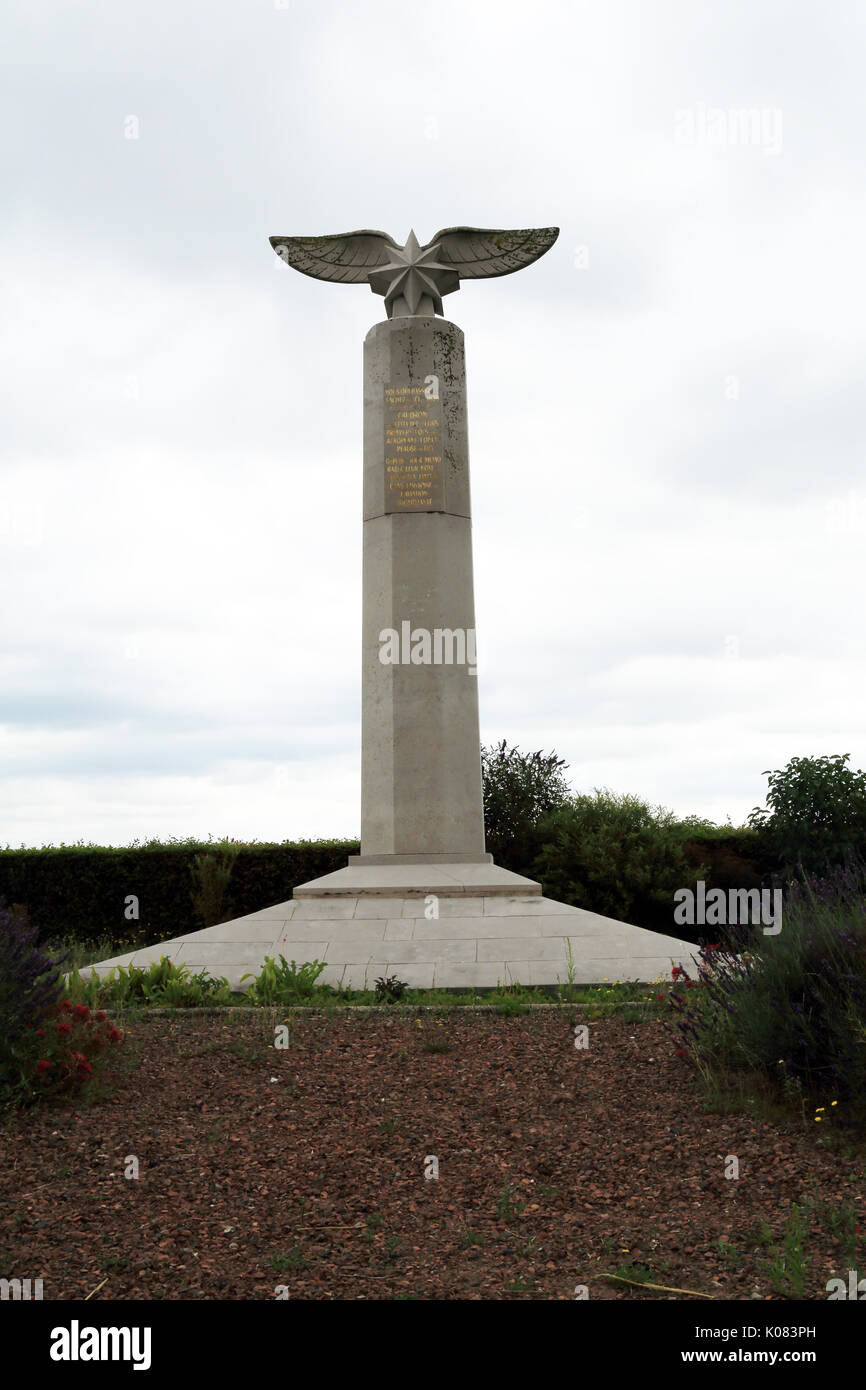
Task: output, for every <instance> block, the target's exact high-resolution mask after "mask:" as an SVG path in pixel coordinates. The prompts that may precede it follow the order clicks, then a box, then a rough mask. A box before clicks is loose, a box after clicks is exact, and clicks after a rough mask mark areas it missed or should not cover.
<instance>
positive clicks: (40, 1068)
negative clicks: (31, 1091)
mask: <svg viewBox="0 0 866 1390" xmlns="http://www.w3.org/2000/svg"><path fill="white" fill-rule="evenodd" d="M36 1070H37V1072H44V1071H50V1070H51V1063H50V1062H46V1060H45V1058H44V1057H40V1059H39V1061H38V1062H37V1063H36Z"/></svg>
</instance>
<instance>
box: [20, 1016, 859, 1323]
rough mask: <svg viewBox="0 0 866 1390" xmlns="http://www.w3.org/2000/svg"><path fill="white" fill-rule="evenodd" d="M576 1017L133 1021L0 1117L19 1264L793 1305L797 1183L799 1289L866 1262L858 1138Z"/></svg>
mask: <svg viewBox="0 0 866 1390" xmlns="http://www.w3.org/2000/svg"><path fill="white" fill-rule="evenodd" d="M580 1017H581V1010H580V1009H579V1008H578V1007H569V1008H565V1009H561V1010H550V1009H545V1010H539V1011H534V1012H532V1013H530V1014H527V1015H523V1016H520V1017H503V1016H500V1015H498V1014H495V1013H491V1012H484V1011H476V1012H465V1013H464V1012H462V1011H461V1012H449V1013H446V1014H441V1015H435V1014H431V1013H429V1012H425V1013H424V1014H423V1015H414V1014H390V1015H389V1014H388V1013H387V1011H386V1012H375V1013H369V1014H366V1015H358V1014H357V1013H351V1012H346V1013H339V1014H333V1015H330V1016H325V1015H321V1014H318V1015H306V1016H305V1015H295V1016H293V1017H292V1018H291V1020H290V1021H289V1029H290V1045H289V1047H288V1048H287V1049H286V1050H275V1049H274V1048H273V1047H272V1046H271V1043H272V1040H273V1028H272V1026H271V1025H270V1023H269V1021H268V1019H267V1018H263V1017H262V1015H257V1014H255V1013H253V1012H252V1011H250V1012H247V1013H237V1014H234V1015H225V1016H223V1017H210V1018H208V1017H192V1018H191V1017H184V1016H183V1015H182V1014H178V1015H167V1014H164V1015H162V1016H161V1017H159V1018H150V1019H143V1018H139V1019H135V1020H130V1021H129V1022H128V1023H127V1025H126V1026H127V1028H128V1030H129V1037H128V1042H127V1046H128V1048H129V1050H130V1058H129V1060H130V1062H131V1065H129V1066H128V1068H127V1069H126V1070H125V1071H124V1072H123V1074H121V1075H120V1076H119V1078H118V1080H117V1084H116V1086H115V1088H114V1090H113V1091H111V1092H110V1093H109V1094H108V1095H107V1096H106V1097H105V1098H104V1099H102V1100H99V1101H98V1102H95V1103H93V1104H91V1105H89V1106H85V1107H83V1108H78V1109H71V1108H64V1109H55V1110H53V1111H51V1112H49V1111H44V1110H37V1111H33V1112H30V1113H28V1114H24V1115H19V1116H16V1117H15V1118H14V1119H13V1121H12V1122H11V1124H10V1125H9V1126H8V1127H7V1128H6V1129H5V1130H4V1132H3V1149H2V1158H3V1161H2V1167H0V1211H2V1213H3V1215H2V1228H0V1230H2V1233H0V1274H2V1275H3V1276H5V1277H7V1278H13V1277H16V1276H17V1277H20V1278H36V1277H42V1278H43V1279H44V1281H45V1284H44V1296H45V1298H46V1299H64V1300H65V1299H79V1298H83V1297H85V1296H86V1295H88V1294H89V1293H91V1291H93V1290H94V1289H96V1288H97V1286H98V1285H101V1286H102V1287H101V1288H100V1289H99V1291H98V1292H96V1293H95V1295H94V1297H95V1298H96V1299H100V1298H111V1299H273V1298H274V1297H275V1291H276V1289H277V1287H278V1286H283V1287H284V1288H285V1289H286V1290H287V1292H288V1296H289V1297H291V1298H306V1299H332V1298H352V1299H358V1298H394V1297H410V1298H412V1297H414V1298H447V1299H467V1298H468V1299H478V1298H483V1299H503V1298H543V1299H573V1298H574V1296H575V1287H576V1286H577V1285H586V1286H587V1287H588V1289H589V1294H590V1297H591V1298H593V1299H603V1300H609V1299H650V1298H655V1297H677V1298H683V1297H686V1296H687V1295H684V1294H656V1293H653V1292H652V1291H650V1290H648V1289H646V1288H638V1287H631V1286H630V1285H627V1284H613V1283H609V1282H607V1281H606V1280H604V1279H603V1278H602V1277H601V1275H602V1274H603V1273H614V1272H615V1271H616V1270H617V1269H621V1272H622V1273H623V1274H625V1275H627V1276H628V1275H629V1270H628V1269H627V1268H626V1269H624V1268H622V1267H624V1266H633V1267H637V1269H638V1270H644V1271H646V1270H649V1271H650V1274H649V1278H650V1279H651V1280H652V1281H653V1282H655V1283H658V1284H662V1285H666V1286H672V1287H675V1288H677V1289H684V1290H690V1291H694V1292H695V1293H704V1294H708V1295H710V1296H711V1297H712V1298H715V1299H755V1298H761V1299H764V1298H791V1297H792V1296H793V1295H792V1293H791V1286H790V1285H784V1284H783V1285H779V1286H777V1287H775V1288H774V1284H773V1279H772V1276H771V1273H770V1272H769V1269H768V1266H769V1265H772V1262H773V1258H774V1256H779V1254H780V1251H781V1249H782V1244H783V1241H784V1237H785V1226H786V1222H787V1221H788V1220H789V1217H790V1215H791V1206H792V1203H795V1202H800V1201H801V1200H803V1199H806V1198H810V1199H811V1200H812V1202H813V1204H817V1207H816V1214H815V1215H813V1216H812V1217H811V1218H810V1221H811V1224H810V1229H809V1232H808V1237H807V1240H806V1242H805V1243H804V1249H805V1251H806V1252H807V1256H808V1267H807V1273H806V1278H805V1285H804V1291H803V1294H802V1297H804V1298H806V1299H820V1300H822V1301H823V1300H825V1299H826V1297H827V1294H826V1288H825V1285H826V1282H827V1280H828V1279H829V1278H831V1277H833V1276H839V1277H842V1278H847V1271H848V1269H849V1268H851V1267H852V1259H857V1258H859V1261H860V1269H861V1270H866V1252H864V1248H863V1244H862V1243H860V1245H859V1247H858V1248H857V1249H855V1250H854V1251H853V1252H852V1250H851V1248H850V1247H849V1246H846V1245H845V1244H844V1239H843V1237H842V1235H841V1228H840V1227H839V1226H838V1224H836V1225H834V1219H833V1216H832V1212H833V1210H834V1209H840V1208H842V1207H843V1206H845V1205H853V1207H854V1208H855V1209H856V1210H858V1211H861V1212H862V1210H863V1205H864V1193H866V1155H864V1153H863V1151H862V1149H861V1150H858V1151H857V1152H856V1153H854V1152H852V1151H851V1149H850V1148H849V1149H847V1150H846V1149H845V1148H839V1147H833V1148H822V1147H820V1146H818V1145H816V1136H815V1134H814V1133H812V1132H810V1131H808V1130H805V1129H804V1128H803V1127H798V1126H795V1125H791V1126H785V1125H778V1124H771V1123H769V1122H767V1121H763V1120H759V1119H755V1118H753V1117H751V1116H749V1115H743V1114H713V1113H711V1112H708V1111H707V1109H706V1108H705V1104H704V1102H703V1100H702V1097H701V1093H700V1092H699V1090H698V1088H697V1086H696V1084H695V1082H694V1081H693V1079H692V1076H691V1073H690V1070H689V1067H688V1064H687V1063H685V1062H684V1061H683V1060H682V1059H680V1058H678V1057H676V1056H675V1054H674V1042H673V1041H672V1039H671V1037H670V1035H669V1034H668V1032H667V1031H666V1029H665V1027H664V1025H663V1024H661V1023H659V1022H657V1021H651V1022H641V1023H637V1024H635V1023H628V1022H625V1021H624V1020H623V1019H622V1018H605V1019H602V1020H600V1021H597V1022H593V1023H590V1025H589V1027H590V1046H589V1048H588V1050H585V1051H584V1050H577V1049H576V1048H575V1047H574V1039H573V1033H572V1029H573V1026H574V1024H575V1022H577V1021H578V1020H579V1019H580ZM127 1155H135V1156H136V1157H137V1158H138V1160H139V1164H140V1176H139V1177H138V1179H127V1178H125V1177H124V1162H125V1158H126V1156H127ZM428 1155H435V1156H436V1157H437V1158H438V1161H439V1177H438V1180H426V1179H425V1177H424V1164H425V1159H426V1157H427V1156H428ZM728 1155H736V1156H737V1158H738V1159H739V1166H740V1176H739V1178H738V1179H736V1180H732V1179H727V1178H726V1177H725V1176H724V1172H725V1160H726V1157H727V1156H728ZM822 1212H823V1215H822V1214H821V1213H822ZM761 1223H765V1225H764V1226H763V1227H762V1224H761ZM858 1239H859V1232H858ZM633 1273H634V1270H633V1271H632V1274H633ZM103 1281H105V1282H103ZM696 1301H698V1300H696ZM700 1301H701V1302H703V1301H704V1300H700Z"/></svg>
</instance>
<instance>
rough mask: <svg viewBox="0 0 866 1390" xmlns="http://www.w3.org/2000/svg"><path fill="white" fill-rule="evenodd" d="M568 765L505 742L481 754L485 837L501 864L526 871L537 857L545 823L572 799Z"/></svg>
mask: <svg viewBox="0 0 866 1390" xmlns="http://www.w3.org/2000/svg"><path fill="white" fill-rule="evenodd" d="M566 766H567V764H566V763H565V760H564V759H562V758H558V757H557V756H556V753H555V752H553V753H548V754H546V755H545V754H543V753H541V752H538V753H521V751H520V749H519V748H517V747H514V748H509V747H508V744H507V743H506V741H505V739H503V740H502V742H501V743H500V744H498V745H493V746H491V747H490V748H484V747H482V749H481V775H482V781H483V786H484V833H485V838H486V843H487V849H488V851H489V852H490V853H491V854H492V855H493V857H494V859H495V860H496V862H497V863H498V864H501V865H503V867H505V868H509V869H512V870H514V872H516V873H520V872H525V871H526V870H527V869H528V867H529V866H530V865H531V863H532V861H533V859H534V858H535V854H536V852H537V830H538V826H539V823H540V822H541V820H542V819H543V818H544V817H545V816H547V815H549V814H550V812H551V811H553V810H555V809H556V808H557V807H558V806H561V805H562V804H563V803H564V802H565V801H566V800H567V799H568V794H569V788H568V783H567V782H566V780H565V777H564V775H563V773H562V769H563V768H564V767H566Z"/></svg>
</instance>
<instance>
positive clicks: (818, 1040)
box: [671, 868, 866, 1125]
mask: <svg viewBox="0 0 866 1390" xmlns="http://www.w3.org/2000/svg"><path fill="white" fill-rule="evenodd" d="M697 983H698V984H699V985H700V986H701V987H700V988H698V989H695V988H693V986H694V984H695V981H694V980H690V979H688V978H686V979H684V980H683V981H682V982H680V983H679V984H678V985H677V986H676V987H675V988H674V990H673V992H672V996H671V999H672V1005H673V1008H674V1011H675V1024H676V1029H677V1032H678V1035H679V1037H680V1041H681V1046H682V1048H683V1049H684V1050H685V1051H686V1053H687V1055H690V1056H691V1057H692V1059H693V1060H694V1061H695V1062H697V1063H698V1065H699V1066H700V1068H701V1069H702V1070H703V1071H704V1073H705V1075H707V1076H709V1077H715V1078H716V1079H717V1080H719V1081H722V1080H724V1078H725V1076H726V1075H728V1074H737V1073H740V1074H743V1073H747V1074H750V1075H753V1076H756V1077H758V1078H759V1079H760V1080H761V1083H762V1084H763V1085H764V1086H765V1087H766V1088H767V1089H768V1090H769V1091H770V1092H771V1093H772V1094H774V1095H776V1096H777V1097H778V1098H779V1099H780V1100H782V1101H784V1100H790V1099H791V1097H792V1096H796V1097H797V1098H798V1099H800V1100H801V1101H802V1098H803V1097H805V1096H810V1097H813V1098H815V1099H818V1098H821V1099H822V1100H824V1099H826V1098H829V1097H835V1098H836V1100H837V1103H842V1102H844V1107H843V1109H844V1113H845V1114H847V1116H848V1120H849V1122H851V1123H855V1122H856V1123H858V1124H860V1125H863V1124H864V1118H866V1105H864V1102H866V1023H864V1020H866V874H864V872H863V870H862V868H856V869H855V868H849V869H848V870H844V871H843V870H840V871H837V872H836V873H835V874H833V875H830V876H827V877H825V878H823V879H821V880H817V879H808V878H806V879H804V880H803V881H802V882H799V883H794V884H792V885H790V887H789V892H788V893H787V894H786V899H785V903H784V906H783V914H782V929H781V931H780V932H779V934H778V936H772V937H771V936H762V935H760V934H759V933H757V932H754V931H751V932H750V931H749V929H743V930H742V941H741V948H740V950H734V949H732V948H725V949H721V948H720V949H708V948H706V947H705V948H703V950H702V952H701V963H700V966H699V971H698V981H697ZM690 986H692V987H690ZM858 1116H859V1119H858Z"/></svg>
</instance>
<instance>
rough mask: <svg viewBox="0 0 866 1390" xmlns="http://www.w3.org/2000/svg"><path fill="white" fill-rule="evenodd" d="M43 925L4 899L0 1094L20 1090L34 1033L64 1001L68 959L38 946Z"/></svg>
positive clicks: (0, 915)
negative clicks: (33, 922)
mask: <svg viewBox="0 0 866 1390" xmlns="http://www.w3.org/2000/svg"><path fill="white" fill-rule="evenodd" d="M38 935H39V933H38V929H37V928H36V927H35V926H31V924H30V923H29V922H28V921H27V917H26V914H25V913H24V912H22V911H21V909H20V908H16V907H9V906H7V904H6V903H5V902H4V901H3V900H2V899H0V1095H4V1096H8V1095H9V1094H10V1093H12V1092H14V1090H15V1089H16V1088H17V1086H18V1085H19V1083H20V1080H21V1074H22V1069H23V1068H24V1066H25V1058H26V1056H27V1055H28V1051H29V1048H28V1036H27V1035H28V1033H32V1030H33V1029H34V1028H36V1027H37V1025H38V1024H39V1023H40V1021H41V1020H42V1019H43V1018H44V1017H45V1016H46V1014H47V1013H48V1012H49V1011H50V1010H51V1009H52V1008H54V1007H56V1006H57V1004H58V1003H59V1001H60V997H61V990H62V978H63V977H62V973H61V967H62V965H63V959H60V960H58V959H52V957H51V956H50V955H48V954H46V952H45V951H44V950H43V949H41V948H40V947H39V946H38V945H37V939H38Z"/></svg>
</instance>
